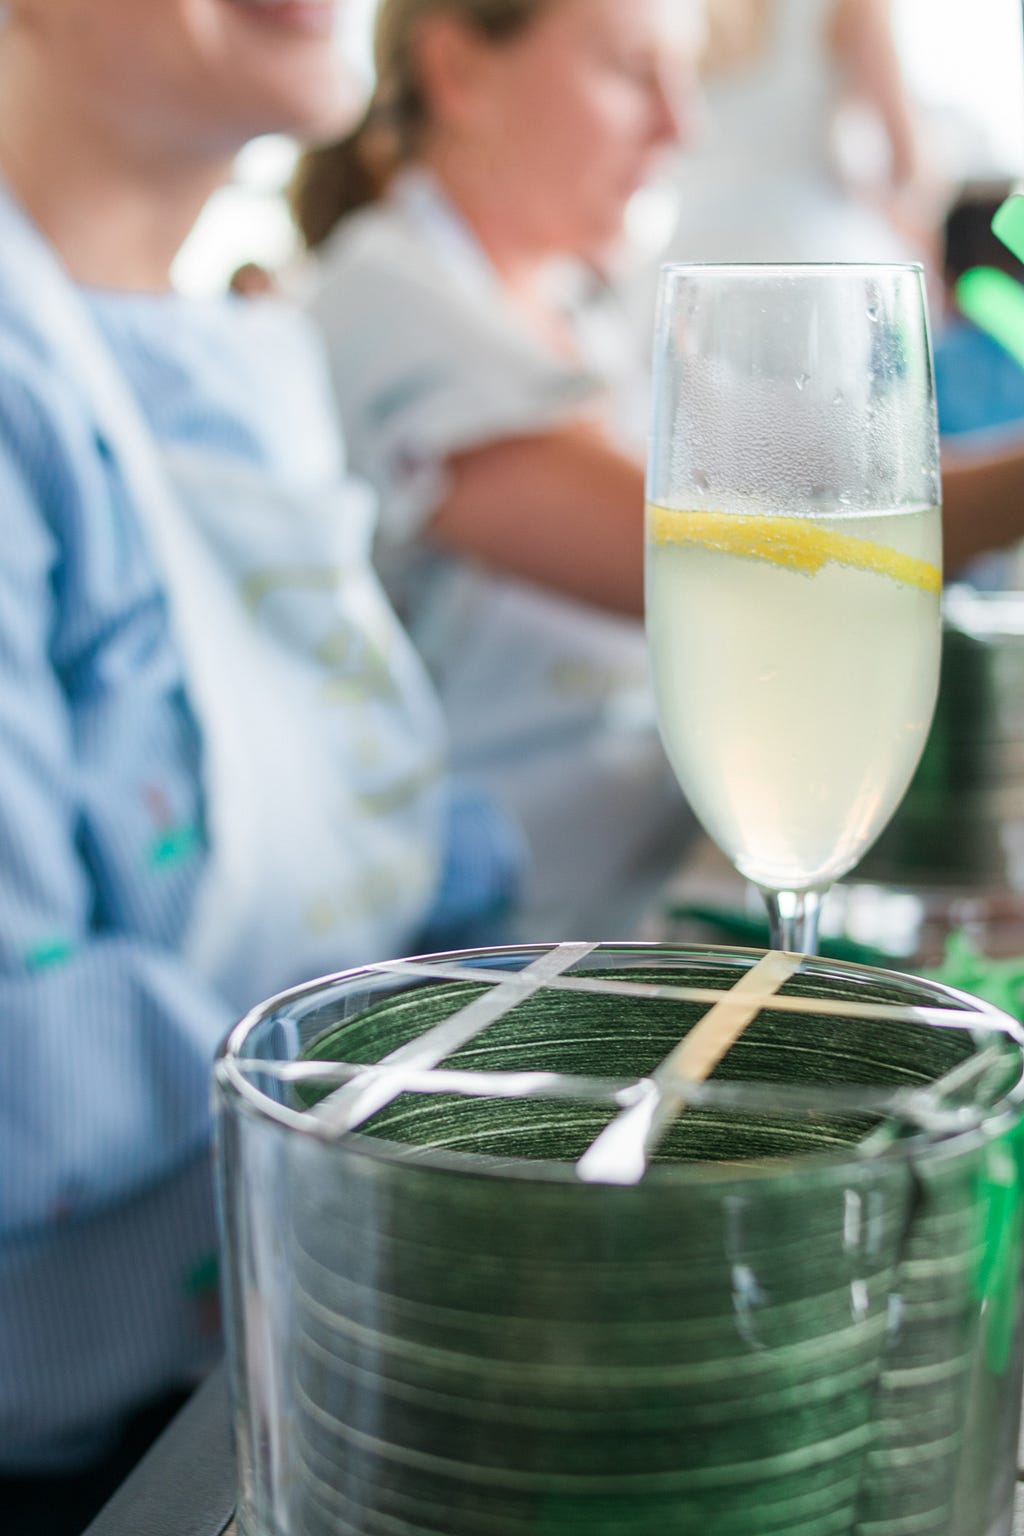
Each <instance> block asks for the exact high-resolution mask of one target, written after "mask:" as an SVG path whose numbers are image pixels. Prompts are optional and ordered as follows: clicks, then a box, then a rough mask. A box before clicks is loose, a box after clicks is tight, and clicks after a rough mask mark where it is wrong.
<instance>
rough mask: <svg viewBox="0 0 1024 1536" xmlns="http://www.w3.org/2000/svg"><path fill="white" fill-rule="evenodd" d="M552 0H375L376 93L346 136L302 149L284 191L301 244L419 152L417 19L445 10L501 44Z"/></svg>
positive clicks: (312, 244)
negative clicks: (361, 117)
mask: <svg viewBox="0 0 1024 1536" xmlns="http://www.w3.org/2000/svg"><path fill="white" fill-rule="evenodd" d="M550 3H551V0H380V4H379V9H378V11H377V22H376V29H375V36H374V60H375V64H376V70H377V90H376V92H375V93H374V96H373V99H372V101H371V102H370V105H369V108H368V109H367V111H366V114H365V116H364V117H363V120H362V122H361V123H360V124H359V126H358V127H357V128H356V129H355V131H354V132H353V133H350V134H349V135H348V136H347V138H344V139H339V140H338V142H337V143H335V144H328V145H325V146H324V147H323V148H321V149H311V150H307V151H306V152H305V154H303V155H302V157H301V158H300V160H299V164H298V167H297V169H296V172H295V176H294V178H293V180H292V184H291V187H290V188H289V192H288V201H289V204H290V206H291V210H292V214H293V216H294V218H295V222H296V223H297V224H298V226H299V230H300V231H301V233H302V235H303V238H304V239H305V241H306V244H307V246H308V247H309V248H310V249H311V250H314V249H316V247H317V246H319V245H322V244H323V243H324V241H325V240H326V239H327V237H328V236H329V235H330V233H331V231H332V230H333V229H334V227H335V226H336V225H337V224H338V223H340V221H341V220H342V219H344V218H347V217H348V215H349V214H352V213H355V212H356V211H357V210H358V209H360V208H364V207H366V206H367V205H368V204H370V203H375V202H377V201H378V200H379V199H380V198H381V197H383V195H384V193H385V192H386V191H387V188H388V185H389V183H390V182H391V179H392V177H393V176H394V175H395V173H396V172H397V171H398V170H400V169H401V167H402V166H403V165H405V164H406V163H407V162H408V161H410V160H413V159H415V157H416V155H417V154H418V153H419V152H420V148H421V144H422V140H423V137H424V134H425V132H426V130H427V127H428V118H429V113H428V109H427V104H426V103H425V102H424V100H423V95H422V91H421V88H420V82H419V80H418V79H417V74H416V60H415V47H414V40H415V34H416V31H417V29H418V28H419V26H420V24H421V23H422V22H423V21H424V20H426V19H427V18H428V17H429V16H431V15H432V14H435V13H437V12H444V13H446V14H448V15H451V16H454V17H455V18H457V19H458V20H459V21H461V22H463V23H464V24H465V25H466V26H468V27H472V28H473V29H474V30H475V31H476V32H478V33H479V34H480V35H481V36H482V37H487V38H490V39H491V40H492V41H494V42H496V43H497V42H500V41H502V39H504V38H508V37H513V36H515V35H516V34H517V33H519V32H521V31H522V30H523V28H524V27H526V26H528V25H529V24H530V22H532V21H533V19H534V17H535V16H536V15H537V14H538V13H539V12H540V11H542V10H543V9H544V8H545V7H546V6H547V5H549V4H550Z"/></svg>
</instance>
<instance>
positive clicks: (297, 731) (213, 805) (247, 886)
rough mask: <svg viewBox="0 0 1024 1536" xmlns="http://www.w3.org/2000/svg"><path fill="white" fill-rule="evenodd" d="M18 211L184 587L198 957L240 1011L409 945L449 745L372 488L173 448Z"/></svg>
mask: <svg viewBox="0 0 1024 1536" xmlns="http://www.w3.org/2000/svg"><path fill="white" fill-rule="evenodd" d="M0 195H2V194H0ZM4 200H5V202H7V201H8V200H7V199H6V198H5V199H4ZM4 214H5V238H4V241H3V249H2V250H0V264H3V263H5V262H6V261H7V260H8V259H10V261H11V262H13V263H14V267H13V270H14V271H15V273H16V274H21V281H22V285H23V286H24V274H25V272H26V271H28V272H31V274H32V299H33V308H34V310H35V312H36V315H37V318H38V320H39V323H41V324H42V325H43V326H44V327H45V329H46V333H47V335H48V336H49V337H50V338H52V345H53V348H54V351H55V353H56V354H57V355H58V356H59V357H60V358H61V360H62V364H63V366H64V367H65V369H66V371H68V372H70V374H71V376H72V377H73V378H74V380H75V382H76V383H77V384H78V385H79V386H80V387H81V388H82V390H83V392H84V394H85V396H86V397H87V398H88V399H89V401H90V403H91V406H92V409H93V412H94V415H95V419H96V422H97V425H98V426H99V428H100V430H101V431H102V433H103V436H104V437H105V439H106V442H107V445H108V446H109V448H110V449H111V451H112V452H113V455H114V457H115V460H116V462H117V464H118V467H119V470H120V472H121V474H122V476H123V478H124V481H125V483H126V485H127V487H128V489H129V493H130V496H131V500H132V502H133V504H134V506H135V507H136V508H137V509H138V515H139V516H140V518H141V519H142V520H143V523H144V526H145V530H146V533H147V534H148V536H149V539H150V542H151V544H152V547H153V550H154V553H155V555H156V558H157V562H158V565H159V568H160V570H161V573H162V575H163V577H164V581H165V586H166V591H167V596H168V602H169V607H170V614H171V622H172V626H173V631H174V634H175V638H176V640H177V642H178V646H179V648H180V652H181V655H182V658H183V662H184V668H185V676H186V683H187V689H188V695H189V699H190V702H191V704H192V707H193V709H194V712H195V715H196V718H197V721H198V724H199V727H200V731H201V736H202V746H203V791H204V797H205V812H206V830H207V838H208V844H209V853H208V860H207V865H206V868H205V871H204V875H203V879H202V881H201V884H200V888H199V892H198V896H197V900H196V904H195V908H194V912H193V916H192V922H191V925H190V930H189V934H188V938H187V942H186V945H185V951H186V955H187V958H188V959H189V960H190V961H191V962H192V963H193V964H194V965H195V966H196V967H197V968H198V970H199V971H200V973H201V974H202V975H203V976H204V977H206V978H207V979H208V980H209V981H211V982H212V983H213V984H214V985H216V986H217V987H218V988H220V990H221V991H222V992H223V993H224V995H225V996H226V997H227V998H228V999H229V1000H230V1001H231V1002H232V1004H233V1005H234V1006H235V1007H236V1008H238V1009H239V1010H241V1009H243V1008H246V1007H249V1006H251V1005H252V1004H253V1003H255V1002H257V1001H259V1000H260V999H261V998H263V997H265V996H267V995H269V994H270V993H272V992H275V991H277V990H279V989H280V988H282V987H284V986H287V985H290V984H291V983H293V982H296V981H299V980H303V979H305V978H306V977H310V976H314V975H320V974H323V973H324V972H327V971H332V970H337V969H341V968H343V967H345V966H348V965H352V964H357V963H361V962H363V961H366V960H370V959H379V958H384V957H387V956H390V955H395V954H401V953H402V952H404V951H405V950H406V948H407V947H408V944H409V943H410V941H411V939H412V936H413V934H414V933H415V930H416V928H417V927H418V925H419V924H420V923H421V922H422V920H423V918H424V915H425V912H426V909H427V907H428V905H429V902H430V900H431V897H432V894H433V891H434V889H435V886H436V882H437V875H438V869H439V862H440V841H441V836H442V831H441V827H442V805H441V799H442V787H441V778H440V770H441V766H442V761H443V755H444V740H443V730H442V725H441V719H440V715H439V711H438V709H437V706H436V703H435V700H434V697H433V694H432V691H431V689H430V686H429V683H428V682H427V679H426V674H425V672H424V671H423V669H422V667H421V665H420V663H419V660H418V658H417V656H416V654H415V652H414V650H413V648H412V646H411V645H410V643H409V641H408V640H407V638H406V637H405V635H404V633H403V632H402V630H401V628H400V626H399V624H398V622H397V620H396V619H395V617H394V615H393V613H392V611H391V609H390V607H389V605H388V603H387V600H386V599H385V597H384V595H383V591H382V589H381V588H380V586H379V584H378V582H377V579H376V576H375V575H374V573H373V570H372V568H371V566H370V564H369V544H370V539H371V536H372V532H373V523H374V518H373V505H372V498H371V497H370V495H369V493H368V492H367V491H365V490H364V489H363V488H361V487H358V486H354V485H353V484H351V483H349V484H347V485H346V484H345V483H344V482H343V481H341V480H340V478H339V477H338V476H337V475H335V476H334V477H333V478H330V479H326V478H325V482H324V486H323V489H322V491H321V492H320V493H319V494H313V495H303V496H301V497H300V496H298V495H296V494H287V493H284V492H282V491H281V489H280V488H278V487H275V486H268V484H267V481H266V478H265V477H264V476H263V475H261V473H260V471H259V469H258V468H257V467H255V466H254V467H252V468H247V467H246V466H244V465H242V464H239V463H238V462H236V461H235V460H229V459H228V458H226V457H225V458H223V459H219V458H216V457H213V456H211V455H209V454H207V453H197V452H190V451H183V450H177V451H175V452H173V453H167V452H164V451H163V450H162V449H160V448H158V446H157V444H156V442H155V440H154V438H153V435H152V433H151V431H150V430H149V427H148V426H147V424H146V422H145V421H144V419H143V417H142V414H141V411H140V409H139V407H138V405H137V403H136V401H135V398H134V396H133V394H132V392H131V390H130V389H129V388H128V386H127V383H126V381H125V380H124V379H123V377H122V375H121V371H120V369H119V367H118V365H117V363H116V361H115V359H114V357H113V355H112V354H111V352H110V350H109V348H108V347H107V344H106V342H105V340H104V339H103V337H102V335H101V334H100V332H99V331H98V330H97V328H96V327H95V325H94V323H93V320H92V317H91V316H90V315H89V313H88V311H87V309H86V307H85V305H84V304H83V302H82V300H81V298H80V296H79V295H78V293H77V292H76V291H75V288H74V285H73V284H72V283H71V282H70V281H69V279H68V278H67V276H66V274H65V273H64V272H63V271H62V269H61V268H60V266H59V264H58V262H57V261H56V259H55V257H54V256H53V254H52V252H51V251H50V250H49V248H48V247H47V246H46V245H45V244H44V242H43V241H42V240H41V238H40V237H39V235H38V234H37V233H36V231H35V230H34V229H33V228H32V226H31V225H30V224H29V223H28V222H27V220H25V219H24V216H23V215H21V214H20V213H17V211H16V210H15V209H14V208H13V205H9V206H8V207H5V209H4ZM310 451H311V453H313V454H316V453H318V452H322V451H323V452H324V461H325V463H326V462H329V460H330V459H331V458H332V455H331V454H330V453H327V452H326V451H324V447H323V445H322V444H320V445H318V444H316V443H313V444H311V447H310Z"/></svg>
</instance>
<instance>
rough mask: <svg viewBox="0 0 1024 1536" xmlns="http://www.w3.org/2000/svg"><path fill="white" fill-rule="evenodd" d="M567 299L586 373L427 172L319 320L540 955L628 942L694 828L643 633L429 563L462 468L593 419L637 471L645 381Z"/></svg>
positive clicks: (390, 555) (531, 592)
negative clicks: (523, 875) (487, 449)
mask: <svg viewBox="0 0 1024 1536" xmlns="http://www.w3.org/2000/svg"><path fill="white" fill-rule="evenodd" d="M551 280H552V283H553V284H557V285H558V292H559V295H560V297H562V300H563V303H564V304H565V306H566V311H565V312H566V315H567V318H568V320H569V322H570V325H571V327H572V331H573V335H574V338H575V340H576V343H577V348H578V356H579V359H580V361H579V362H578V363H577V364H573V363H567V362H566V361H564V360H563V359H561V358H559V357H556V356H554V355H552V354H551V353H549V352H548V351H547V350H546V349H545V348H544V346H543V345H542V343H541V342H540V341H539V340H538V339H537V338H535V337H534V336H533V335H532V334H531V333H530V332H529V331H528V329H527V327H526V326H525V324H524V323H523V322H522V320H521V319H520V318H519V317H518V315H517V313H516V311H515V310H514V309H513V307H512V305H511V304H510V302H509V300H508V298H507V297H506V295H505V293H504V291H503V289H502V286H501V283H500V280H499V278H498V276H497V274H496V273H495V271H494V270H493V268H492V267H491V265H490V263H489V262H488V260H487V258H486V256H485V254H484V252H483V251H482V250H481V248H480V246H479V245H478V243H477V242H476V241H475V239H474V237H473V235H472V233H471V232H470V230H469V229H468V228H467V226H466V225H465V224H464V223H463V221H462V220H461V219H460V218H459V216H458V214H457V213H456V211H455V210H454V209H453V208H452V206H451V204H450V203H449V202H448V201H447V200H446V199H445V197H444V196H443V194H442V192H441V190H440V188H439V187H438V186H437V184H436V182H434V181H433V180H432V179H431V178H430V177H429V176H428V175H427V174H425V173H424V172H422V171H411V172H406V173H404V174H403V175H402V176H401V177H399V178H398V180H397V182H396V183H395V185H394V186H393V188H392V190H391V193H390V195H389V196H388V198H387V199H386V200H384V201H383V202H381V203H379V204H377V205H374V206H372V207H370V208H367V209H365V210H363V211H361V212H360V213H358V214H356V215H355V216H354V217H352V218H350V219H349V220H347V221H346V222H345V223H344V224H343V225H342V226H341V227H340V229H339V230H338V231H337V232H336V234H335V237H334V239H333V240H332V241H331V243H330V244H329V246H328V247H327V249H326V252H325V254H324V256H323V258H322V264H321V267H320V272H319V279H318V286H317V289H316V292H315V294H314V295H313V298H312V301H311V305H310V307H311V311H312V314H313V316H314V319H315V320H317V321H318V323H319V324H320V326H321V328H322V330H323V332H324V335H325V338H326V340H327V343H328V352H329V357H330V363H331V368H332V372H333V377H334V384H335V390H336V393H337V396H338V400H339V405H340V410H341V416H342V420H343V421H344V423H345V435H346V440H347V442H348V446H349V453H350V457H351V463H352V467H353V469H354V470H355V471H356V472H357V473H359V474H361V475H364V476H365V477H366V478H368V479H369V480H370V481H372V483H373V484H374V486H375V487H376V489H377V491H378V495H379V499H380V525H379V526H380V533H379V541H378V559H379V564H380V569H381V571H382V573H383V575H384V578H385V582H386V584H387V585H388V587H389V589H390V592H391V595H392V597H393V599H394V601H395V602H396V605H397V606H398V608H399V611H400V613H401V615H402V617H403V618H404V620H405V622H406V625H407V627H408V628H409V631H410V633H411V634H412V636H413V639H414V640H415V642H416V644H417V646H418V648H419V650H420V652H421V654H422V655H423V657H424V659H425V660H426V662H427V665H428V667H429V668H430V670H431V672H432V673H433V676H434V680H435V682H436V684H437V686H438V689H439V692H440V694H441V700H442V704H443V705H444V708H445V712H446V716H447V720H448V726H449V731H450V733H451V738H452V753H453V760H454V763H455V766H456V768H457V769H458V770H459V771H461V772H462V773H464V774H467V775H469V776H475V777H476V778H477V780H478V781H479V782H481V783H482V784H483V785H484V786H485V787H486V789H487V790H488V791H489V792H490V793H492V794H494V795H495V796H496V797H497V798H498V799H499V800H500V801H501V802H502V803H503V805H504V806H505V807H506V808H507V809H509V810H510V811H511V812H512V813H513V814H515V815H517V816H518V818H519V819H520V821H521V823H522V824H523V826H524V829H525V832H526V835H527V840H528V843H529V846H530V849H531V853H532V879H531V881H530V883H529V886H528V891H527V904H526V905H527V910H526V913H525V915H524V918H523V921H522V932H523V937H526V938H530V939H539V940H550V939H578V938H618V937H625V936H628V934H629V933H630V932H631V931H633V929H634V928H635V925H636V922H637V920H638V918H639V916H640V915H641V913H642V911H643V909H644V907H645V906H646V904H647V903H649V901H650V900H651V899H652V897H653V894H654V891H655V889H656V887H657V884H658V881H659V880H660V879H662V878H664V876H665V874H667V872H668V870H669V868H670V867H671V864H672V862H673V860H674V858H675V857H676V855H677V851H678V848H679V846H680V840H681V838H682V836H683V829H684V828H685V827H687V826H688V825H689V823H688V818H687V815H686V813H685V812H684V810H683V806H682V800H681V796H680V793H679V790H678V789H677V788H676V786H675V784H674V782H673V780H672V777H671V774H670V771H669V769H668V767H667V764H666V762H665V759H664V756H663V754H662V750H661V746H660V743H659V741H658V737H657V730H656V725H655V721H654V712H653V705H652V702H651V695H650V691H649V684H648V676H647V652H646V644H645V641H644V636H643V631H642V628H641V626H640V625H639V624H637V623H635V622H630V621H625V620H622V619H618V618H614V617H611V616H609V615H606V614H604V613H599V612H597V611H596V610H594V609H591V608H589V607H586V606H584V605H582V604H579V603H575V602H571V601H569V600H567V599H563V598H558V597H555V596H552V595H551V594H549V593H547V592H543V591H541V590H540V589H538V588H535V587H532V586H528V585H526V584H524V583H522V582H519V581H516V580H513V579H510V578H506V577H503V576H499V575H496V574H493V573H491V572H488V571H485V570H483V569H482V568H481V567H480V566H477V565H475V564H473V563H472V562H470V561H467V560H462V559H459V558H457V557H453V556H451V555H447V554H444V553H442V552H441V551H440V550H438V549H436V548H432V547H431V545H430V543H429V532H428V525H429V521H430V518H431V515H432V514H433V512H434V511H435V510H436V508H437V507H438V506H439V505H440V504H441V503H442V501H443V499H444V495H445V464H446V461H447V460H448V458H449V457H450V456H451V455H453V454H455V453H457V452H459V451H461V450H465V449H467V448H470V447H475V446H479V445H480V444H483V443H486V442H489V441H494V440H500V439H504V438H509V437H514V436H516V435H519V434H524V433H530V432H537V431H544V430H547V429H550V428H554V427H557V426H558V425H559V424H561V423H563V422H568V421H570V420H572V419H575V418H578V417H579V416H580V415H581V414H584V413H586V414H592V413H595V412H596V413H599V414H600V415H601V416H602V418H603V420H604V421H605V422H606V423H612V424H614V426H615V428H616V430H617V435H618V436H619V437H620V439H621V440H623V441H629V442H631V443H632V444H633V445H634V446H635V447H636V448H637V450H638V453H639V444H640V442H642V430H643V427H645V426H646V415H647V397H646V388H645V383H646V380H645V375H644V372H643V370H642V369H641V368H640V365H639V362H638V360H637V357H636V355H635V350H634V343H633V342H632V340H631V338H630V336H629V332H628V331H627V329H626V327H625V325H624V324H623V325H619V324H618V322H617V320H616V318H615V316H614V312H613V311H612V310H611V309H610V308H609V306H608V304H607V302H596V301H594V302H591V301H589V300H588V297H587V294H586V288H587V281H586V275H585V274H584V273H583V272H582V270H581V269H578V268H571V267H567V266H560V267H558V268H555V267H554V266H553V268H552V274H551ZM640 530H641V521H640V507H639V505H638V507H637V539H638V541H639V539H640V538H641V531H640ZM566 559H567V560H571V559H572V550H571V548H567V549H566ZM655 850H656V851H655Z"/></svg>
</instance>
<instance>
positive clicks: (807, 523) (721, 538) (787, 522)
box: [647, 503, 942, 595]
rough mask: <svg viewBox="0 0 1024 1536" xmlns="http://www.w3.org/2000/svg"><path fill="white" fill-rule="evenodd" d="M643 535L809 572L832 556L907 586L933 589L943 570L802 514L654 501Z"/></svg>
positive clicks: (938, 586) (937, 589)
mask: <svg viewBox="0 0 1024 1536" xmlns="http://www.w3.org/2000/svg"><path fill="white" fill-rule="evenodd" d="M647 536H648V538H649V539H650V540H651V541H652V542H653V543H655V544H699V545H701V546H702V547H703V548H704V549H713V550H716V551H717V552H718V553H719V554H723V555H741V556H746V557H747V558H748V559H751V560H770V561H772V563H773V564H774V565H786V566H789V567H790V569H792V570H794V571H805V572H807V574H808V575H810V576H813V575H815V574H816V573H817V572H818V571H820V570H821V568H822V566H823V565H827V564H828V563H829V562H830V561H832V562H835V563H836V564H838V565H848V566H853V567H854V568H855V569H856V570H859V571H874V572H875V573H876V574H877V575H879V576H889V577H891V578H892V580H893V581H898V582H901V583H902V584H903V585H904V586H907V587H917V588H918V589H919V590H920V591H922V592H931V593H934V594H936V595H938V593H940V592H941V591H942V572H941V571H940V569H939V567H938V566H937V565H933V564H932V562H931V561H929V560H918V559H916V558H915V557H914V556H913V555H904V554H901V553H900V552H899V550H896V549H890V548H889V547H888V546H887V545H885V544H876V543H875V542H874V541H873V540H871V539H858V538H856V537H854V535H852V534H849V533H835V532H833V531H832V530H831V529H828V528H822V527H821V525H820V524H819V523H815V522H812V521H811V519H810V518H803V517H764V516H758V515H756V514H751V513H745V512H684V511H678V512H677V511H673V510H672V509H671V508H670V507H659V506H656V505H654V504H653V503H651V504H649V505H648V508H647Z"/></svg>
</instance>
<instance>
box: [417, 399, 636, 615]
mask: <svg viewBox="0 0 1024 1536" xmlns="http://www.w3.org/2000/svg"><path fill="white" fill-rule="evenodd" d="M446 467H447V472H448V482H449V486H448V493H447V496H446V498H445V500H444V501H443V502H442V504H441V505H440V507H439V508H438V510H437V511H436V512H435V514H434V516H433V517H432V518H431V521H430V534H431V537H432V538H433V539H434V540H436V542H437V543H439V544H443V545H445V546H446V547H447V548H448V549H450V550H452V551H457V552H458V553H459V554H462V555H466V556H469V557H471V558H473V559H476V560H479V561H481V562H483V563H484V564H487V565H492V566H494V567H496V568H497V569H499V570H502V571H504V572H506V573H508V574H509V575H512V576H519V577H521V578H522V579H523V580H525V581H533V582H536V583H538V584H539V585H540V586H545V587H551V588H554V589H555V590H557V591H559V592H562V593H563V594H565V595H566V596H568V597H574V598H578V599H579V600H581V601H583V602H588V603H593V604H595V605H596V606H599V607H603V608H609V609H612V610H613V611H616V612H619V613H628V614H640V613H642V612H643V507H644V478H643V471H642V469H641V468H640V465H639V464H638V463H637V462H636V461H635V460H633V459H631V458H629V457H628V456H627V455H625V454H623V453H620V452H619V451H618V450H617V449H615V448H613V447H611V446H610V445H609V444H608V443H607V442H606V441H605V440H604V439H603V438H602V437H601V435H600V434H599V433H598V432H597V431H595V430H594V429H593V428H591V427H590V426H586V425H582V424H581V425H569V426H565V427H561V428H558V429H556V430H553V431H551V432H538V433H535V434H532V435H529V436H522V437H511V438H506V439H504V440H501V441H496V442H493V443H488V444H486V445H484V446H483V447H480V448H473V449H469V450H468V451H466V452H463V453H458V454H455V455H453V456H452V457H451V458H449V459H448V461H447V466H446Z"/></svg>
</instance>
